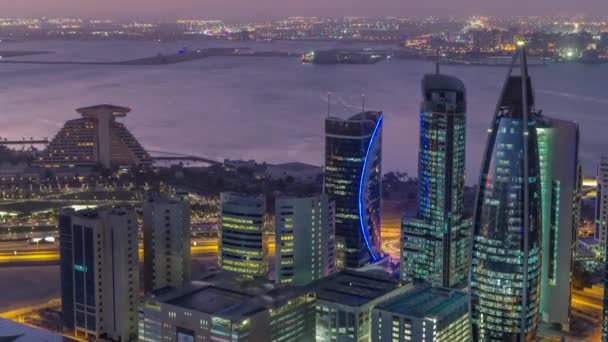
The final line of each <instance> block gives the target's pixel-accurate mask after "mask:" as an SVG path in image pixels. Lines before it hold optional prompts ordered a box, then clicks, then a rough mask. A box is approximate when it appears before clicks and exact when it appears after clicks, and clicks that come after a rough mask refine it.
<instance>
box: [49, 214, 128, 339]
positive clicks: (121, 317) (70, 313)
mask: <svg viewBox="0 0 608 342" xmlns="http://www.w3.org/2000/svg"><path fill="white" fill-rule="evenodd" d="M59 233H60V258H61V262H60V264H61V265H60V270H61V314H62V319H63V326H64V327H66V328H68V329H70V330H71V331H74V332H75V334H76V336H78V337H81V338H84V339H94V340H99V339H101V338H105V339H110V340H114V341H118V340H121V341H134V340H136V339H137V328H138V327H137V307H138V305H139V299H138V294H139V261H138V259H139V257H138V229H137V216H136V215H135V213H134V212H133V210H131V209H126V208H111V209H97V210H82V211H75V210H73V209H68V210H64V211H62V212H61V213H60V214H59Z"/></svg>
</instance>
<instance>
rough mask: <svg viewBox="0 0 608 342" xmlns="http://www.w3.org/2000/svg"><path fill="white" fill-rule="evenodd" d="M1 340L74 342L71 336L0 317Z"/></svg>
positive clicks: (5, 341)
mask: <svg viewBox="0 0 608 342" xmlns="http://www.w3.org/2000/svg"><path fill="white" fill-rule="evenodd" d="M0 341H2V342H31V341H36V342H72V341H75V340H72V339H70V338H67V337H64V336H61V335H58V334H55V333H53V332H50V331H45V330H42V329H38V328H33V327H30V326H28V325H25V324H20V323H17V322H13V321H10V320H8V319H4V318H0Z"/></svg>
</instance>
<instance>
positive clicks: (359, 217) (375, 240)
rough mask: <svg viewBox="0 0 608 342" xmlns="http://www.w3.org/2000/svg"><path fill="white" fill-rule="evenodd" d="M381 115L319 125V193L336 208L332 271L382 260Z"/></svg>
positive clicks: (332, 121)
mask: <svg viewBox="0 0 608 342" xmlns="http://www.w3.org/2000/svg"><path fill="white" fill-rule="evenodd" d="M382 118H383V116H382V113H381V112H371V111H367V112H362V113H359V114H356V115H354V116H352V117H351V118H350V119H347V120H343V119H339V118H334V117H328V118H327V119H326V120H325V139H326V140H325V181H324V192H325V193H326V194H327V195H328V197H329V200H330V201H333V202H335V205H336V268H337V269H338V270H339V269H343V268H345V267H349V268H359V267H362V266H364V265H365V264H367V263H368V262H370V261H377V260H380V259H381V257H382V251H381V238H380V233H381V231H380V223H381V220H380V199H381V197H382V196H381V195H382Z"/></svg>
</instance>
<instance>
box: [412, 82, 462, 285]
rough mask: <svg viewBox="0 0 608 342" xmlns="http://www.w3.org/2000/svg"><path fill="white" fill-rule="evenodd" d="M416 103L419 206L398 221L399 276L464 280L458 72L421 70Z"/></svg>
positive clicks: (443, 281) (447, 282) (443, 282)
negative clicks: (424, 72)
mask: <svg viewBox="0 0 608 342" xmlns="http://www.w3.org/2000/svg"><path fill="white" fill-rule="evenodd" d="M422 96H423V100H422V104H421V109H420V152H419V156H418V182H419V185H418V211H417V214H416V215H415V217H413V218H409V217H406V218H404V219H403V222H402V237H401V246H402V253H401V279H402V280H403V281H405V282H411V281H413V280H414V279H416V280H425V281H428V282H430V283H432V284H433V285H436V286H441V287H455V286H458V285H464V284H466V281H467V274H468V272H467V271H468V264H469V261H468V256H469V239H470V238H469V234H470V225H471V222H470V220H469V219H467V218H465V217H464V185H465V126H466V98H465V96H466V92H465V87H464V84H463V83H462V82H461V81H460V80H459V79H457V78H455V77H451V76H446V75H440V74H439V73H437V74H434V75H425V76H424V78H423V80H422Z"/></svg>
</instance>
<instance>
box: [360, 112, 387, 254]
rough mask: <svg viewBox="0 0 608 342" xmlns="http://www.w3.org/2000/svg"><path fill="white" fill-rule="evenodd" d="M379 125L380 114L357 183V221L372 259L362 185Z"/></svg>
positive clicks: (372, 251) (380, 120) (380, 125)
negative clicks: (364, 218)
mask: <svg viewBox="0 0 608 342" xmlns="http://www.w3.org/2000/svg"><path fill="white" fill-rule="evenodd" d="M361 115H363V114H361ZM380 127H382V115H380V118H379V119H378V123H376V128H374V133H372V137H371V139H370V140H369V145H368V146H367V153H366V154H365V161H364V162H363V170H362V171H361V182H360V183H359V222H360V223H361V232H362V233H363V239H365V245H367V250H369V252H370V254H371V255H372V259H374V261H376V260H378V256H377V255H376V252H375V251H374V249H373V248H372V246H371V243H370V241H369V233H368V232H367V229H366V228H365V223H364V222H363V186H364V184H365V171H366V170H367V161H368V159H369V154H370V152H371V150H372V146H373V145H374V141H375V140H376V137H377V136H378V130H379V129H380Z"/></svg>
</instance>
